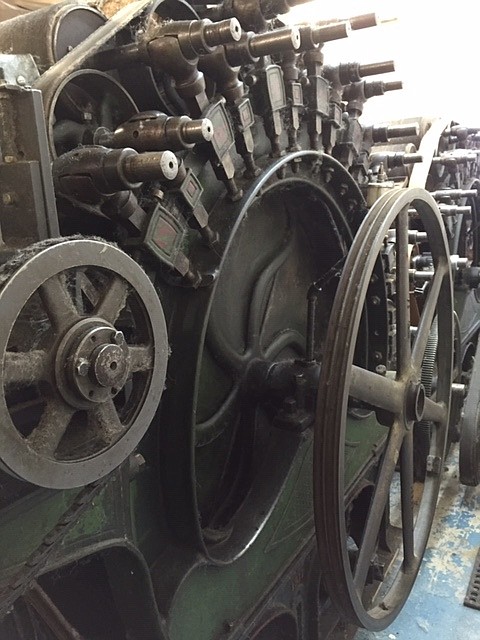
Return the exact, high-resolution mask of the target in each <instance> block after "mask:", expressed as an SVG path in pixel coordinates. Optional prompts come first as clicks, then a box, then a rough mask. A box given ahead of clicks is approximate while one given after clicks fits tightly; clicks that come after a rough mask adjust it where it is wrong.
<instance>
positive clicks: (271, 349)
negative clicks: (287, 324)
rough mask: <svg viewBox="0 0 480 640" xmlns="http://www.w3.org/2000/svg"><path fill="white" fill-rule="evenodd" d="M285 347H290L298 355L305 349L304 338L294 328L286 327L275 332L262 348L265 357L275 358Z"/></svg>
mask: <svg viewBox="0 0 480 640" xmlns="http://www.w3.org/2000/svg"><path fill="white" fill-rule="evenodd" d="M287 347H292V348H293V349H294V351H296V352H297V353H298V355H300V354H302V353H303V352H304V351H305V338H304V337H303V336H302V334H301V333H299V332H298V331H295V329H287V330H286V331H282V332H281V333H279V334H277V335H276V336H275V338H274V339H273V340H272V342H271V343H270V344H269V345H268V347H266V348H265V350H264V356H265V358H267V360H268V359H270V358H275V356H277V355H279V354H280V353H281V352H282V351H283V350H284V349H286V348H287Z"/></svg>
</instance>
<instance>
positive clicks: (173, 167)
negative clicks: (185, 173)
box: [122, 151, 178, 182]
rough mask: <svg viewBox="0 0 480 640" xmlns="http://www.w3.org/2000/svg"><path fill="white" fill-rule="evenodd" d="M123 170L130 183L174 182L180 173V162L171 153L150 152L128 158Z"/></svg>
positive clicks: (123, 164) (124, 162)
mask: <svg viewBox="0 0 480 640" xmlns="http://www.w3.org/2000/svg"><path fill="white" fill-rule="evenodd" d="M122 168H123V172H124V174H125V177H126V178H127V180H128V181H129V182H145V181H149V180H173V179H174V178H175V177H176V175H177V173H178V161H177V158H176V157H175V154H173V153H172V152H171V151H158V152H157V151H150V152H147V153H139V154H138V155H133V154H132V155H129V156H126V157H125V158H124V159H123V162H122Z"/></svg>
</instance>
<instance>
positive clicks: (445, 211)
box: [438, 204, 472, 216]
mask: <svg viewBox="0 0 480 640" xmlns="http://www.w3.org/2000/svg"><path fill="white" fill-rule="evenodd" d="M438 208H439V209H440V213H441V214H442V216H456V215H460V214H461V215H465V216H471V215H472V207H468V206H465V207H460V206H457V205H454V204H439V205H438Z"/></svg>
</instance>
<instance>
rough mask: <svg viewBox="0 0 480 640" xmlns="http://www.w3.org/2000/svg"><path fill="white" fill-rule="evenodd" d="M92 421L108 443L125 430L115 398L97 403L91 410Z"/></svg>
mask: <svg viewBox="0 0 480 640" xmlns="http://www.w3.org/2000/svg"><path fill="white" fill-rule="evenodd" d="M88 413H89V418H90V423H91V425H92V426H93V427H94V429H95V431H96V433H97V434H98V435H99V437H100V438H101V440H102V441H103V442H104V443H105V444H106V445H108V444H112V443H113V442H114V441H115V440H117V439H118V438H119V436H120V435H121V434H122V433H123V432H124V431H125V427H124V425H123V424H122V423H121V421H120V417H119V415H118V413H117V409H116V407H115V404H114V403H113V400H111V399H110V400H107V401H106V402H102V403H101V404H97V405H95V406H94V407H92V408H91V409H90V410H89V412H88Z"/></svg>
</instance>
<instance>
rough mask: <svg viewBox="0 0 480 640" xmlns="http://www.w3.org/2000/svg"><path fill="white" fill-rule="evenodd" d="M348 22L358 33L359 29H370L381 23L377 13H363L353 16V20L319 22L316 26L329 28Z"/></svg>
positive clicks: (340, 19)
mask: <svg viewBox="0 0 480 640" xmlns="http://www.w3.org/2000/svg"><path fill="white" fill-rule="evenodd" d="M345 21H348V22H349V23H350V26H351V28H352V29H353V30H354V31H356V30H357V29H368V28H369V27H376V26H377V25H378V23H379V19H378V16H377V14H376V13H363V14H361V15H359V16H353V18H343V19H342V18H336V19H335V20H319V21H317V22H316V23H315V24H316V25H318V26H319V27H327V26H333V25H335V24H338V23H339V22H345Z"/></svg>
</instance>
